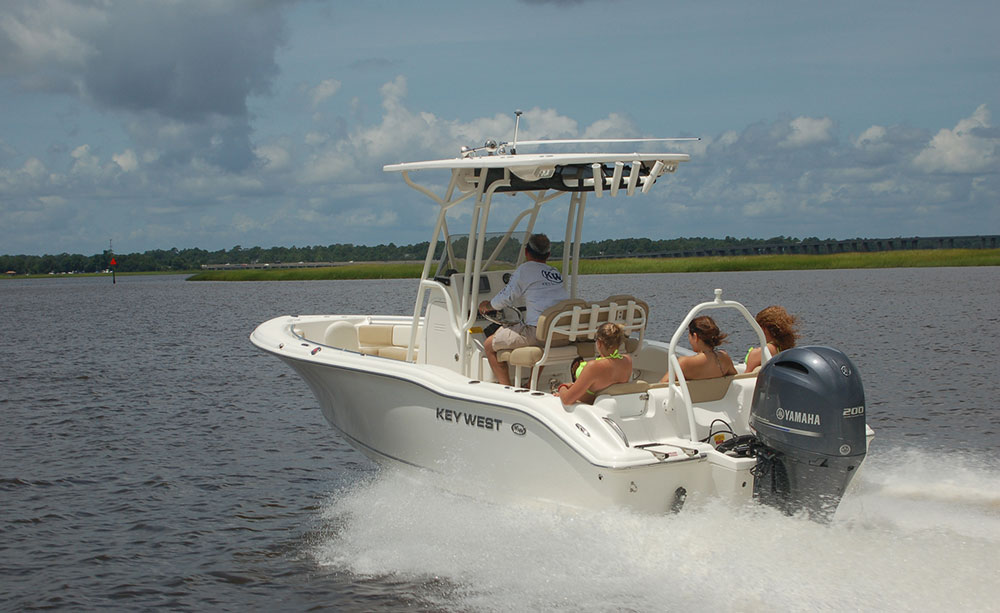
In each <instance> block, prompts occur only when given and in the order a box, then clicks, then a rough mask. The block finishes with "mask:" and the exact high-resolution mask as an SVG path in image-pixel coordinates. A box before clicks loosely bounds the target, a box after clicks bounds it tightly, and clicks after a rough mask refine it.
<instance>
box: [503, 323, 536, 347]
mask: <svg viewBox="0 0 1000 613" xmlns="http://www.w3.org/2000/svg"><path fill="white" fill-rule="evenodd" d="M537 344H538V341H537V340H536V339H535V326H528V325H525V324H514V325H513V326H503V327H502V328H500V329H499V330H497V331H496V332H494V333H493V349H494V350H496V351H502V350H504V349H516V348H517V347H527V346H528V345H537Z"/></svg>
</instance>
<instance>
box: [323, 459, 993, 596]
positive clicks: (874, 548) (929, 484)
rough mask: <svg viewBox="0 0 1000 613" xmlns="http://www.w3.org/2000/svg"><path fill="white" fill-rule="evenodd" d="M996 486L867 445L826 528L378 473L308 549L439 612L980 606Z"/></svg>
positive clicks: (945, 465) (986, 466)
mask: <svg viewBox="0 0 1000 613" xmlns="http://www.w3.org/2000/svg"><path fill="white" fill-rule="evenodd" d="M998 486H1000V462H997V461H996V459H992V460H981V459H979V460H977V459H974V458H969V457H960V456H952V457H949V458H946V459H944V460H942V459H941V457H940V456H939V455H932V454H929V453H927V452H920V451H907V452H899V451H891V452H883V453H882V454H878V453H877V452H876V453H872V454H870V455H869V458H868V460H867V461H866V465H865V467H864V469H863V470H862V472H861V474H859V475H858V478H857V479H855V481H854V483H853V484H852V487H851V489H850V490H849V491H848V494H847V495H846V496H845V498H844V501H843V503H842V504H841V507H840V509H839V510H838V512H837V516H836V518H835V520H834V521H833V522H832V523H830V524H826V525H824V524H817V523H815V522H813V521H809V520H807V519H805V518H803V517H786V516H783V515H781V514H780V513H779V512H778V511H776V510H774V509H772V508H769V507H763V506H759V505H747V506H745V507H743V508H732V507H731V506H729V505H726V504H722V503H719V504H712V503H709V504H706V505H703V506H701V507H700V508H697V509H690V510H687V509H686V510H685V511H684V512H682V513H680V514H678V515H667V516H646V515H639V514H634V513H631V512H627V511H617V510H615V511H602V512H593V511H579V510H573V509H566V508H560V507H556V506H549V505H543V504H534V505H528V504H523V505H512V504H491V503H486V502H483V501H482V500H479V499H472V498H464V497H460V496H456V495H454V494H451V493H447V492H446V490H444V489H442V488H439V487H436V486H435V485H434V483H433V477H430V476H427V478H424V476H421V477H420V478H414V477H411V476H408V475H404V474H401V473H398V472H394V471H386V472H382V473H379V474H378V475H377V476H376V477H375V478H373V479H372V480H370V481H368V482H365V483H359V484H356V485H355V486H353V487H351V488H349V489H346V490H343V491H339V492H336V493H334V494H333V495H332V496H331V498H330V500H329V501H328V503H327V504H326V505H325V506H324V509H323V512H322V517H321V519H320V521H321V524H322V531H321V533H322V536H321V537H320V538H319V539H318V540H317V541H316V542H314V543H313V544H312V545H311V546H310V547H311V551H310V553H311V555H312V557H313V558H314V559H315V561H316V562H317V563H318V564H319V565H320V566H321V567H324V568H327V569H332V570H337V571H341V572H347V573H351V574H352V575H355V576H357V577H358V578H359V579H360V578H364V579H365V580H369V581H370V580H372V579H374V580H376V581H378V580H379V579H383V580H384V581H385V582H386V583H387V584H392V583H394V582H398V581H399V580H406V581H408V582H409V584H410V585H413V584H416V585H419V586H420V588H421V589H420V590H419V592H418V593H417V594H415V597H416V598H418V599H419V600H420V601H421V602H422V603H423V604H425V605H426V606H428V607H433V608H442V609H446V610H451V609H459V610H477V611H509V610H524V609H530V610H541V609H549V610H574V611H606V610H622V609H624V610H652V609H656V610H670V609H673V608H677V607H686V606H692V607H704V606H706V605H709V606H724V607H727V608H729V607H738V608H740V609H742V610H748V611H765V610H766V611H770V610H801V609H825V610H888V611H903V610H934V609H954V608H961V609H965V610H973V611H975V610H987V609H990V608H992V606H993V603H995V602H996V601H997V599H998V598H1000V587H998V586H997V585H996V583H995V581H994V579H995V572H996V570H995V569H996V548H997V546H998V545H1000V495H998V494H997V492H998V491H1000V487H998Z"/></svg>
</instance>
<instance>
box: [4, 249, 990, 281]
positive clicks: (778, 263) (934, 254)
mask: <svg viewBox="0 0 1000 613" xmlns="http://www.w3.org/2000/svg"><path fill="white" fill-rule="evenodd" d="M552 264H553V265H555V266H556V268H559V267H561V261H560V260H558V259H555V258H554V259H553V260H552ZM955 266H958V267H964V266H1000V249H920V250H908V251H875V252H849V253H833V254H813V255H807V254H782V255H743V256H699V257H684V258H645V257H635V258H621V259H612V260H581V261H580V274H583V275H604V274H646V273H690V272H760V271H765V272H766V271H778V270H835V269H859V268H946V267H955ZM421 270H423V263H422V262H354V263H342V264H340V263H338V264H337V265H336V266H331V267H326V268H282V269H236V270H176V271H137V272H119V273H117V274H118V276H120V277H124V276H134V275H188V277H187V280H188V281H334V280H350V279H419V278H420V272H421ZM110 276H111V275H110V273H79V274H56V275H50V274H43V275H11V276H4V277H3V279H5V280H16V279H73V278H81V277H110Z"/></svg>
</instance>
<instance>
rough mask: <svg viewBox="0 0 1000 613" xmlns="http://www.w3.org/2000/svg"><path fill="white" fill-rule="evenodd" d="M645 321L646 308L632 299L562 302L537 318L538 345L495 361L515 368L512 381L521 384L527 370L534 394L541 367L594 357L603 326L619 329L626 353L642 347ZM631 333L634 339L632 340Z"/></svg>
mask: <svg viewBox="0 0 1000 613" xmlns="http://www.w3.org/2000/svg"><path fill="white" fill-rule="evenodd" d="M648 317H649V305H648V304H646V302H644V301H642V300H639V299H638V298H636V297H634V296H627V295H621V294H619V295H615V296H610V297H609V298H607V299H605V300H602V301H601V302H596V303H592V304H588V303H587V302H585V301H583V300H579V299H569V300H563V301H562V302H559V303H557V304H555V305H553V306H551V307H549V308H547V309H545V310H544V311H543V312H542V314H541V316H539V318H538V326H537V328H536V330H535V335H536V337H537V338H538V341H539V343H540V345H534V346H529V347H518V348H517V349H508V350H504V351H500V352H498V354H497V357H498V359H499V360H500V361H501V362H507V363H508V364H510V365H512V366H513V367H514V380H515V381H521V373H522V371H523V369H524V368H530V369H531V383H530V384H529V388H530V389H532V390H536V389H538V375H539V373H540V372H541V370H542V368H543V367H544V366H549V365H566V366H568V365H569V364H570V363H572V362H573V360H575V359H576V358H578V357H591V356H593V355H594V353H595V348H594V337H595V336H596V334H597V329H598V328H599V327H600V326H601V324H603V323H605V322H609V321H610V322H614V323H617V324H620V325H621V326H622V328H623V329H624V331H625V336H626V340H625V349H626V351H629V352H634V351H635V350H636V349H638V348H639V347H640V346H641V344H642V338H643V334H644V333H645V330H646V322H647V321H648ZM633 333H637V338H631V336H632V334H633Z"/></svg>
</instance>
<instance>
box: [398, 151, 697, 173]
mask: <svg viewBox="0 0 1000 613" xmlns="http://www.w3.org/2000/svg"><path fill="white" fill-rule="evenodd" d="M690 159H691V156H689V155H688V154H686V153H529V154H514V155H481V156H474V157H458V158H448V159H443V160H427V161H424V162H401V163H399V164H386V165H385V166H383V167H382V170H384V171H385V172H402V171H408V170H441V169H467V168H518V167H522V166H524V167H534V166H567V165H579V164H613V163H615V162H621V163H623V164H629V163H632V162H637V161H638V162H656V161H662V162H664V165H666V163H667V162H673V163H677V162H687V161H689V160H690Z"/></svg>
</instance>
